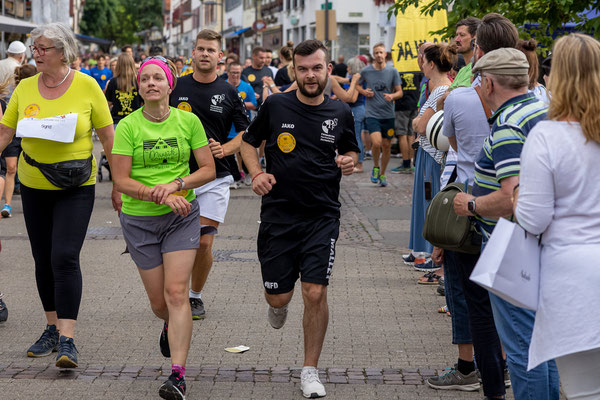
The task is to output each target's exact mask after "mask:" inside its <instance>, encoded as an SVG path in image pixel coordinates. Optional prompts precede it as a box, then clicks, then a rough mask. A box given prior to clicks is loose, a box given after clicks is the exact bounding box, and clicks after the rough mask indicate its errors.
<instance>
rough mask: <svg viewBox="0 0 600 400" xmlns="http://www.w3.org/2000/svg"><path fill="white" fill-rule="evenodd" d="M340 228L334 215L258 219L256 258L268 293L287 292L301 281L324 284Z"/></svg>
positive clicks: (327, 281)
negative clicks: (278, 221)
mask: <svg viewBox="0 0 600 400" xmlns="http://www.w3.org/2000/svg"><path fill="white" fill-rule="evenodd" d="M339 232H340V221H339V219H337V218H330V217H328V218H321V219H309V220H305V221H301V222H298V223H294V224H275V223H270V222H261V224H260V228H259V230H258V259H259V261H260V266H261V272H262V278H263V285H264V286H265V290H266V291H267V293H269V294H280V293H288V292H290V291H292V290H293V289H294V285H295V284H296V281H297V280H298V276H300V280H301V281H302V282H309V283H316V284H320V285H325V286H327V285H328V284H329V277H330V276H331V269H332V267H333V261H334V259H335V243H336V241H337V239H338V236H339Z"/></svg>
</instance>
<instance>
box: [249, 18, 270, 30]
mask: <svg viewBox="0 0 600 400" xmlns="http://www.w3.org/2000/svg"><path fill="white" fill-rule="evenodd" d="M252 29H254V30H255V31H256V32H262V31H264V30H265V29H267V23H266V22H265V20H264V19H258V20H256V21H255V22H254V23H253V24H252Z"/></svg>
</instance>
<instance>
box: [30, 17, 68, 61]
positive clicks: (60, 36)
mask: <svg viewBox="0 0 600 400" xmlns="http://www.w3.org/2000/svg"><path fill="white" fill-rule="evenodd" d="M42 36H43V37H45V38H48V39H50V40H52V44H54V47H56V48H57V49H58V50H62V52H63V56H64V57H65V59H64V63H65V64H67V65H68V64H71V63H72V62H73V61H75V60H76V59H77V56H78V55H79V49H78V46H77V41H76V40H75V35H74V34H73V31H71V28H69V27H68V26H67V25H65V24H63V23H60V22H52V23H49V24H45V25H42V26H39V27H37V28H35V29H34V30H32V31H31V40H36V39H39V38H40V37H42Z"/></svg>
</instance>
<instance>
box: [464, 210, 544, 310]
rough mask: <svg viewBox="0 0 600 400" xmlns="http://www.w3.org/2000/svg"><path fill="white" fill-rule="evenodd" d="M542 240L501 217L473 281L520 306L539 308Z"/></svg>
mask: <svg viewBox="0 0 600 400" xmlns="http://www.w3.org/2000/svg"><path fill="white" fill-rule="evenodd" d="M540 242H541V239H540V238H538V237H537V236H535V235H532V234H530V233H527V232H526V231H525V230H524V229H523V228H521V227H520V226H519V225H518V224H516V223H514V222H510V221H508V220H506V219H504V218H500V220H499V221H498V224H497V225H496V227H495V228H494V231H493V232H492V235H491V236H490V239H489V241H488V242H487V244H486V246H485V248H484V249H483V252H482V253H481V256H480V257H479V261H477V264H476V265H475V269H473V272H472V273H471V280H472V281H473V282H475V283H477V284H478V285H480V286H482V287H484V288H486V289H487V290H489V291H490V292H492V293H494V294H495V295H497V296H498V297H500V298H502V299H504V300H506V301H508V302H509V303H511V304H514V305H516V306H518V307H523V308H528V309H530V310H536V309H537V305H538V295H539V291H540V255H541V248H542V246H541V243H540Z"/></svg>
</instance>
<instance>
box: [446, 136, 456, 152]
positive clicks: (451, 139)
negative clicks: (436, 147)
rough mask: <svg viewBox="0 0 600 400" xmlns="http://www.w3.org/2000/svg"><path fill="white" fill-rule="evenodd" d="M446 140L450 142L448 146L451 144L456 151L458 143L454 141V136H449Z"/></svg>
mask: <svg viewBox="0 0 600 400" xmlns="http://www.w3.org/2000/svg"><path fill="white" fill-rule="evenodd" d="M448 142H449V143H450V146H452V148H453V149H454V151H458V144H457V143H456V136H452V137H449V138H448Z"/></svg>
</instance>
